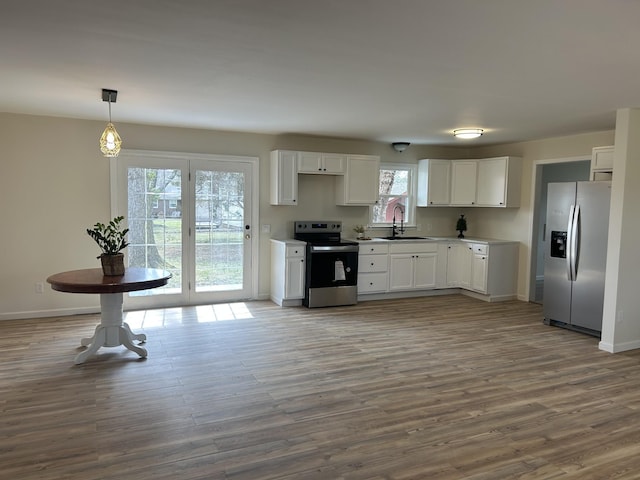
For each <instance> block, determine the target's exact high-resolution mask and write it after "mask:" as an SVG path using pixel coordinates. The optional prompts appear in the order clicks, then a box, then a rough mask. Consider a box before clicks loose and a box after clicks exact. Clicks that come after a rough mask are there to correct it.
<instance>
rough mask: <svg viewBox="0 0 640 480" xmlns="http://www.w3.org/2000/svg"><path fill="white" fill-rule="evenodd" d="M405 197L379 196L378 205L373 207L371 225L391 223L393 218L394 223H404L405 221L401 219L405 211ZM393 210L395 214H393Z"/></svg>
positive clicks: (403, 218)
mask: <svg viewBox="0 0 640 480" xmlns="http://www.w3.org/2000/svg"><path fill="white" fill-rule="evenodd" d="M406 200H407V199H406V197H401V196H389V195H387V196H382V195H381V196H380V199H379V200H378V203H376V204H375V205H374V206H373V218H372V219H371V221H372V222H373V223H393V216H394V215H395V217H396V223H398V224H399V223H400V220H402V221H403V222H406V221H407V219H406V218H405V217H403V215H404V212H405V211H406V208H405V203H406ZM394 210H395V212H394Z"/></svg>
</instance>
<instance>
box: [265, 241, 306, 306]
mask: <svg viewBox="0 0 640 480" xmlns="http://www.w3.org/2000/svg"><path fill="white" fill-rule="evenodd" d="M304 255H305V243H304V242H300V241H297V240H274V239H272V240H271V295H270V296H271V300H272V301H273V302H274V303H276V304H278V305H281V306H283V305H300V304H301V303H302V298H303V297H304V277H305V261H304Z"/></svg>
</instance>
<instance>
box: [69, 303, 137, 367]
mask: <svg viewBox="0 0 640 480" xmlns="http://www.w3.org/2000/svg"><path fill="white" fill-rule="evenodd" d="M100 310H101V316H100V325H98V326H97V327H96V330H95V332H94V333H93V336H92V337H90V338H83V339H82V340H80V345H82V346H83V347H88V348H87V349H86V350H85V351H84V352H82V353H79V354H78V355H76V358H75V360H74V363H75V364H76V365H78V364H80V363H84V362H85V361H86V360H87V358H89V357H90V356H91V355H93V354H94V353H96V352H97V351H98V349H99V348H100V347H118V346H120V345H124V346H125V347H127V348H128V349H129V350H131V351H132V352H135V353H137V354H138V355H140V357H142V358H146V356H147V350H146V349H145V348H142V347H139V346H138V345H135V344H134V343H133V341H134V340H136V341H139V342H141V343H143V342H145V341H146V340H147V336H146V335H145V334H144V333H139V334H135V333H133V332H132V331H131V328H129V325H127V324H126V323H125V322H123V320H122V293H101V294H100Z"/></svg>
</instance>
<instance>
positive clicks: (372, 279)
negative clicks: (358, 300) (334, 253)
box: [358, 242, 389, 294]
mask: <svg viewBox="0 0 640 480" xmlns="http://www.w3.org/2000/svg"><path fill="white" fill-rule="evenodd" d="M388 253H389V247H388V245H387V244H386V243H369V244H367V243H364V242H363V243H360V251H359V254H358V294H367V293H383V292H386V291H387V287H388V283H389V273H388V268H389V267H388V261H389V255H388Z"/></svg>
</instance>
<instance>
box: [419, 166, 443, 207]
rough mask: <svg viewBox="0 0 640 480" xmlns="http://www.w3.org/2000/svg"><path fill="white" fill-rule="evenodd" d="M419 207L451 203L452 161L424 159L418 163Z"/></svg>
mask: <svg viewBox="0 0 640 480" xmlns="http://www.w3.org/2000/svg"><path fill="white" fill-rule="evenodd" d="M417 193H418V194H417V206H418V207H429V206H437V205H440V206H442V205H449V204H450V203H451V160H437V159H431V158H428V159H422V160H420V161H419V162H418V192H417Z"/></svg>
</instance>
